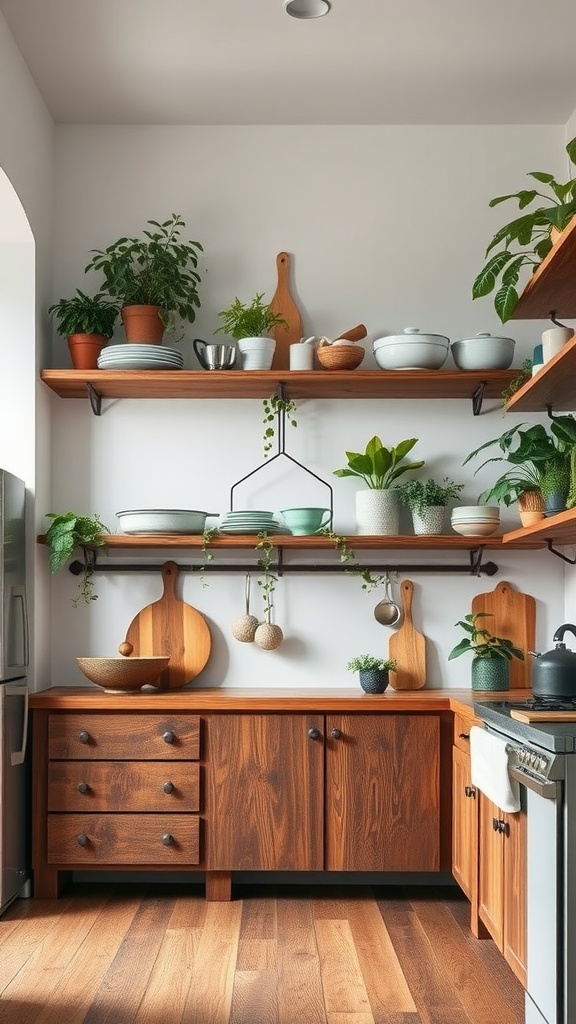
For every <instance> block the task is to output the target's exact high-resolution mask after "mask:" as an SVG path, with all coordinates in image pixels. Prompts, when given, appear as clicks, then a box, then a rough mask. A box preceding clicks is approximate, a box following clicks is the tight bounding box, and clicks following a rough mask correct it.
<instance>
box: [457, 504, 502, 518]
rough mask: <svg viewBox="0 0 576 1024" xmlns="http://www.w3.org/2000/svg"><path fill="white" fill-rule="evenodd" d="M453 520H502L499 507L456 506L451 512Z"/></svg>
mask: <svg viewBox="0 0 576 1024" xmlns="http://www.w3.org/2000/svg"><path fill="white" fill-rule="evenodd" d="M451 517H452V519H456V518H457V519H460V518H462V519H475V520H478V519H500V506H499V505H456V506H455V508H453V509H452V512H451Z"/></svg>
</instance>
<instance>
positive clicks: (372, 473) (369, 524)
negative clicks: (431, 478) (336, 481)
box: [334, 436, 424, 535]
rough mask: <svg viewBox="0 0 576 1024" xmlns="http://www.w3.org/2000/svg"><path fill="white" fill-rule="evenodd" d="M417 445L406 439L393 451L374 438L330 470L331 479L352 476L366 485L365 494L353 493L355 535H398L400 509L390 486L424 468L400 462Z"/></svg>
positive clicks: (396, 495) (411, 463) (414, 441)
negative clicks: (342, 464)
mask: <svg viewBox="0 0 576 1024" xmlns="http://www.w3.org/2000/svg"><path fill="white" fill-rule="evenodd" d="M417 443H418V438H417V437H410V438H407V439H406V440H405V441H400V443H399V444H397V445H396V446H395V447H393V448H386V447H385V446H384V445H383V444H382V441H381V440H380V438H379V437H377V436H374V437H372V438H371V439H370V440H369V441H368V444H367V445H366V450H365V451H364V452H346V458H347V459H348V465H347V466H345V467H344V468H343V469H335V470H334V476H353V477H357V478H358V479H360V480H363V481H364V483H365V484H366V489H365V490H364V489H363V490H360V491H357V492H356V527H357V532H358V533H361V534H373V535H376V534H378V535H394V534H397V533H398V530H399V522H400V508H399V504H398V492H397V490H396V489H395V488H393V487H392V485H393V483H394V481H395V480H397V479H398V477H400V476H402V475H403V474H404V473H408V472H410V471H412V470H416V469H421V468H422V466H423V465H424V462H423V461H421V462H405V461H404V460H405V459H406V456H407V455H408V453H409V452H411V451H412V449H413V447H414V445H415V444H417Z"/></svg>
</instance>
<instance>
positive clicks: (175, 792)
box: [48, 761, 200, 813]
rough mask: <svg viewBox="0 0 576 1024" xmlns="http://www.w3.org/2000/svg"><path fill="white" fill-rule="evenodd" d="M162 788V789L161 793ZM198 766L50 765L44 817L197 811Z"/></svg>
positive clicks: (143, 763)
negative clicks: (72, 813) (65, 813)
mask: <svg viewBox="0 0 576 1024" xmlns="http://www.w3.org/2000/svg"><path fill="white" fill-rule="evenodd" d="M164 787H166V789H165V788H164ZM199 809H200V766H199V765H198V764H196V763H190V764H187V763H186V762H182V761H180V762H176V763H174V764H170V763H168V764H164V763H163V762H162V761H136V762H130V761H51V762H50V763H49V765H48V810H49V811H87V812H88V811H161V812H163V813H174V812H177V811H179V812H180V813H183V812H184V811H198V810H199Z"/></svg>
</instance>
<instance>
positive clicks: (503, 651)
mask: <svg viewBox="0 0 576 1024" xmlns="http://www.w3.org/2000/svg"><path fill="white" fill-rule="evenodd" d="M485 618H494V616H493V615H492V613H491V612H473V613H471V614H470V615H465V616H464V618H463V619H460V620H459V621H458V622H456V623H455V625H456V626H461V628H462V629H463V630H464V632H465V633H466V636H465V637H464V639H463V640H461V641H460V643H458V644H456V647H454V648H453V649H452V650H451V651H450V654H449V655H448V661H452V659H453V658H459V657H460V655H461V654H467V653H468V652H470V653H471V654H472V655H473V656H474V657H475V658H503V659H504V660H506V661H512V658H518V659H519V660H520V661H524V654H523V653H522V651H521V650H520V649H519V648H518V647H515V646H514V644H513V643H512V641H511V640H506V639H505V638H504V637H501V636H494V634H493V633H491V632H490V631H489V630H488V629H483V628H482V626H480V625H479V624H478V623H479V620H480V619H485Z"/></svg>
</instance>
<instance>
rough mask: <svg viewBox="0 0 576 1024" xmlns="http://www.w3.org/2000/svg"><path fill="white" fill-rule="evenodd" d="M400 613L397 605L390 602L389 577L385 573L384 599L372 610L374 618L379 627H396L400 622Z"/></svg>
mask: <svg viewBox="0 0 576 1024" xmlns="http://www.w3.org/2000/svg"><path fill="white" fill-rule="evenodd" d="M401 615H402V612H401V610H400V608H399V607H398V605H397V604H396V603H395V602H394V601H393V600H392V595H391V593H390V576H389V575H388V573H386V575H385V577H384V597H383V598H382V600H381V601H379V602H378V604H377V605H376V607H375V609H374V618H375V619H376V622H379V623H380V625H381V626H396V625H398V623H399V621H400V616H401Z"/></svg>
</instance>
